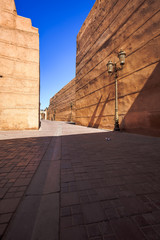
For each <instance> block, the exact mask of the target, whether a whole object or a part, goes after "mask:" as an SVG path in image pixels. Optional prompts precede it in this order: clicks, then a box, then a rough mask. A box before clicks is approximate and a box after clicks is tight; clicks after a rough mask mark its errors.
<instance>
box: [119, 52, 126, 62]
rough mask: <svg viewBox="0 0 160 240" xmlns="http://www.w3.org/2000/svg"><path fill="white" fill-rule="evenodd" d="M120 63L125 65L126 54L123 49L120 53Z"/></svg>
mask: <svg viewBox="0 0 160 240" xmlns="http://www.w3.org/2000/svg"><path fill="white" fill-rule="evenodd" d="M118 57H119V61H120V64H121V65H124V64H125V58H126V53H125V52H124V51H123V50H122V49H121V50H120V52H119V53H118Z"/></svg>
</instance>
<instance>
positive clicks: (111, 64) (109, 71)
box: [107, 61, 113, 73]
mask: <svg viewBox="0 0 160 240" xmlns="http://www.w3.org/2000/svg"><path fill="white" fill-rule="evenodd" d="M107 71H108V73H113V63H112V61H109V62H108V63H107Z"/></svg>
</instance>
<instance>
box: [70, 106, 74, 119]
mask: <svg viewBox="0 0 160 240" xmlns="http://www.w3.org/2000/svg"><path fill="white" fill-rule="evenodd" d="M70 107H71V119H70V122H72V108H73V103H72V102H71V103H70Z"/></svg>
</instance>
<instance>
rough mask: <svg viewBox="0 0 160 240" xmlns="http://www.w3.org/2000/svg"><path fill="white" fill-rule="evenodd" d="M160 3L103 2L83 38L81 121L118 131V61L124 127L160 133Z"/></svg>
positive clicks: (79, 82) (78, 113) (149, 0)
mask: <svg viewBox="0 0 160 240" xmlns="http://www.w3.org/2000/svg"><path fill="white" fill-rule="evenodd" d="M159 10H160V2H159V1H157V0H97V1H96V2H95V4H94V6H93V8H92V10H91V12H90V13H89V15H88V17H87V19H86V20H85V22H84V24H83V26H82V28H81V30H80V32H79V34H78V36H77V58H76V123H77V124H80V125H85V126H90V127H99V128H108V129H113V128H114V115H115V82H114V75H112V76H109V75H108V73H107V66H106V64H107V62H108V61H109V60H112V61H113V62H118V57H117V55H118V52H119V50H120V49H123V50H124V51H125V52H126V64H125V65H124V69H123V70H122V71H120V72H119V78H118V104H119V121H120V128H121V129H125V130H127V131H131V132H137V133H145V132H146V133H148V134H155V135H156V134H157V135H160V11H159Z"/></svg>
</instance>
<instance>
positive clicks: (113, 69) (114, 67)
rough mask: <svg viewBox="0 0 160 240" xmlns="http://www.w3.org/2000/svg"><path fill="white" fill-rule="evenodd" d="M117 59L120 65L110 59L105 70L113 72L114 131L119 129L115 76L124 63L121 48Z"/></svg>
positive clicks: (124, 54) (116, 76)
mask: <svg viewBox="0 0 160 240" xmlns="http://www.w3.org/2000/svg"><path fill="white" fill-rule="evenodd" d="M118 57H119V61H120V65H121V67H117V63H112V61H109V62H108V63H107V71H108V73H109V74H111V75H112V74H113V73H115V75H114V78H115V123H114V131H120V128H119V117H118V84H117V78H118V71H121V70H122V69H123V65H124V64H125V57H126V53H125V52H124V51H123V50H120V52H119V53H118Z"/></svg>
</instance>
